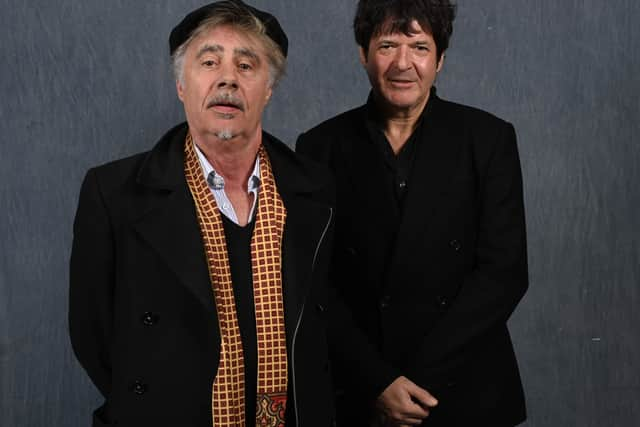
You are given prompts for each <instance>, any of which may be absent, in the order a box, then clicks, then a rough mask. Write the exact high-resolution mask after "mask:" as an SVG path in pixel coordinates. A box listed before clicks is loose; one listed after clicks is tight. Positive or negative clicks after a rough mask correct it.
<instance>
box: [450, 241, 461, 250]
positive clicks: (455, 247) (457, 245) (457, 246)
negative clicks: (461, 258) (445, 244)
mask: <svg viewBox="0 0 640 427" xmlns="http://www.w3.org/2000/svg"><path fill="white" fill-rule="evenodd" d="M449 246H450V247H451V248H452V249H453V250H454V251H456V252H460V249H462V243H460V241H459V240H452V241H450V242H449Z"/></svg>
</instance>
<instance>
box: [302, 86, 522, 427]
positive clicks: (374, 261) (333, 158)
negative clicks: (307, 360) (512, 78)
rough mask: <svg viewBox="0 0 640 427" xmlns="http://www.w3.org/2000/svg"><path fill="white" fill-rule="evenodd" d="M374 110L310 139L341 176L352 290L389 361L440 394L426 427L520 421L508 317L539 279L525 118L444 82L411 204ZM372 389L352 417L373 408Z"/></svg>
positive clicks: (425, 133)
mask: <svg viewBox="0 0 640 427" xmlns="http://www.w3.org/2000/svg"><path fill="white" fill-rule="evenodd" d="M366 108H367V107H366V106H362V107H359V108H356V109H354V110H351V111H348V112H346V113H343V114H341V115H339V116H337V117H334V118H332V119H330V120H328V121H326V122H324V123H322V124H320V125H318V126H317V127H315V128H314V129H312V130H310V131H308V132H306V133H304V134H302V135H301V136H300V138H299V139H298V143H297V150H298V152H301V153H303V154H306V155H308V156H310V157H312V158H314V159H316V160H318V161H320V162H323V163H325V164H328V165H329V166H330V167H331V168H332V169H333V172H334V174H335V179H336V185H337V202H336V209H337V219H336V237H335V243H336V245H335V258H336V259H335V262H336V271H335V279H336V281H337V283H338V287H339V290H340V292H341V293H342V295H343V297H344V298H345V300H346V302H347V305H348V306H349V308H350V309H351V311H352V313H353V315H354V318H355V320H356V322H357V323H358V324H359V327H360V328H361V329H362V330H363V331H364V332H365V334H366V335H367V337H368V339H369V340H370V342H372V343H373V344H374V345H375V346H376V347H377V349H378V351H379V354H381V355H382V357H383V358H384V360H385V361H386V362H388V363H389V364H391V365H392V366H393V367H394V368H395V369H397V370H398V371H399V372H400V373H402V374H403V375H406V376H407V377H408V378H409V379H411V380H413V381H414V382H416V383H417V384H419V385H420V386H422V387H424V388H426V389H427V390H429V391H430V392H431V393H432V394H433V395H435V397H436V398H437V399H438V400H439V405H438V407H437V408H435V409H434V410H433V411H432V414H431V416H430V417H429V418H427V421H426V422H425V423H424V425H425V426H434V427H435V426H448V427H451V426H458V425H460V426H468V425H479V426H508V425H511V426H513V425H515V424H517V423H519V422H521V421H522V420H524V419H525V403H524V395H523V391H522V386H521V381H520V376H519V372H518V367H517V364H516V359H515V356H514V351H513V348H512V344H511V339H510V336H509V332H508V330H507V320H508V319H509V316H510V315H511V313H512V312H513V310H514V308H515V307H516V305H517V304H518V302H519V301H520V299H521V298H522V296H523V294H524V293H525V291H526V289H527V286H528V279H527V253H526V239H525V221H524V208H523V195H522V178H521V171H520V163H519V159H518V152H517V147H516V136H515V132H514V129H513V126H512V125H511V124H509V123H507V122H505V121H503V120H501V119H498V118H496V117H495V116H493V115H490V114H489V113H486V112H483V111H480V110H477V109H474V108H470V107H466V106H462V105H459V104H455V103H451V102H447V101H444V100H442V99H440V98H438V97H437V96H436V95H435V90H434V91H433V92H432V95H431V97H430V100H429V104H428V107H427V110H426V112H425V114H424V116H423V117H424V122H423V130H422V132H421V139H420V140H418V141H417V145H416V149H415V150H416V151H415V159H414V163H413V167H412V171H411V175H410V179H409V186H408V189H407V194H406V196H405V199H404V206H403V208H402V209H401V210H399V209H398V208H397V204H396V202H395V200H394V199H393V195H392V194H391V193H390V192H389V191H388V189H387V188H386V187H383V186H381V185H380V183H379V178H378V177H379V176H380V175H381V174H380V173H379V171H381V168H383V167H385V166H384V160H383V157H382V155H381V152H380V150H379V149H378V147H377V146H375V145H374V141H372V140H371V138H370V136H369V133H368V132H367V128H366V125H365V120H366V117H367V112H366ZM382 242H386V243H385V244H383V243H382ZM362 357H365V355H362ZM336 372H339V373H340V374H339V376H340V377H342V378H338V379H337V382H339V381H340V380H341V379H342V380H343V383H346V384H344V386H345V387H346V389H347V392H348V391H349V389H351V390H354V389H357V384H353V383H350V381H349V375H348V372H349V367H348V366H347V367H343V368H342V370H336ZM377 391H381V390H377ZM359 394H360V393H352V394H351V395H349V393H347V397H346V398H345V401H346V406H345V407H344V408H342V409H340V408H339V412H341V411H344V410H346V412H351V415H353V414H354V413H355V414H356V417H358V416H359V415H358V414H362V413H366V409H356V408H358V405H357V400H358V398H357V397H354V396H357V395H359ZM349 396H351V397H349ZM366 421H367V420H366V419H364V418H362V422H363V424H364V423H365V422H366ZM350 425H351V424H350ZM353 425H355V424H353Z"/></svg>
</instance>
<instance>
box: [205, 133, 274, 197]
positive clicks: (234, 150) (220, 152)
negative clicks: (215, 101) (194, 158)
mask: <svg viewBox="0 0 640 427" xmlns="http://www.w3.org/2000/svg"><path fill="white" fill-rule="evenodd" d="M192 136H193V139H194V141H195V143H196V145H197V146H198V148H199V149H200V150H201V151H202V153H203V154H204V156H205V157H206V158H207V160H208V161H209V163H210V164H211V166H212V167H213V168H214V169H215V171H216V173H219V174H220V175H222V177H223V178H224V180H225V188H227V189H233V188H238V189H244V190H246V186H247V181H248V179H249V176H250V175H251V172H252V171H253V167H254V165H255V161H256V156H257V154H258V149H259V148H260V144H261V143H262V128H261V127H260V126H258V128H257V130H256V132H255V133H254V134H252V135H250V136H249V137H247V136H245V135H237V136H234V137H232V138H231V139H221V138H219V137H218V136H216V135H213V134H208V135H192Z"/></svg>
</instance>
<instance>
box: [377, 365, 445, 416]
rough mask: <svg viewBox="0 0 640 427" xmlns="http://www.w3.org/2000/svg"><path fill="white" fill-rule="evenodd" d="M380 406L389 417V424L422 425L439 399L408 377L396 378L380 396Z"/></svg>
mask: <svg viewBox="0 0 640 427" xmlns="http://www.w3.org/2000/svg"><path fill="white" fill-rule="evenodd" d="M377 403H378V407H379V408H380V409H381V411H382V413H384V415H386V417H387V425H389V426H401V425H410V426H414V425H420V424H421V423H422V420H423V419H424V418H426V417H427V416H429V408H430V407H432V406H435V404H437V400H436V399H435V398H434V397H433V396H431V395H430V394H429V393H428V392H427V391H426V390H424V389H422V388H420V387H418V386H417V385H416V384H414V383H413V382H411V381H409V380H408V379H407V378H406V377H398V378H396V380H395V381H393V383H391V385H389V386H388V387H387V389H386V390H385V391H384V392H383V393H382V394H381V395H380V396H379V397H378V402H377Z"/></svg>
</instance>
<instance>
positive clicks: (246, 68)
mask: <svg viewBox="0 0 640 427" xmlns="http://www.w3.org/2000/svg"><path fill="white" fill-rule="evenodd" d="M238 68H240V69H241V70H242V71H249V70H251V68H253V67H251V64H247V63H246V62H241V63H240V64H238Z"/></svg>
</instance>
